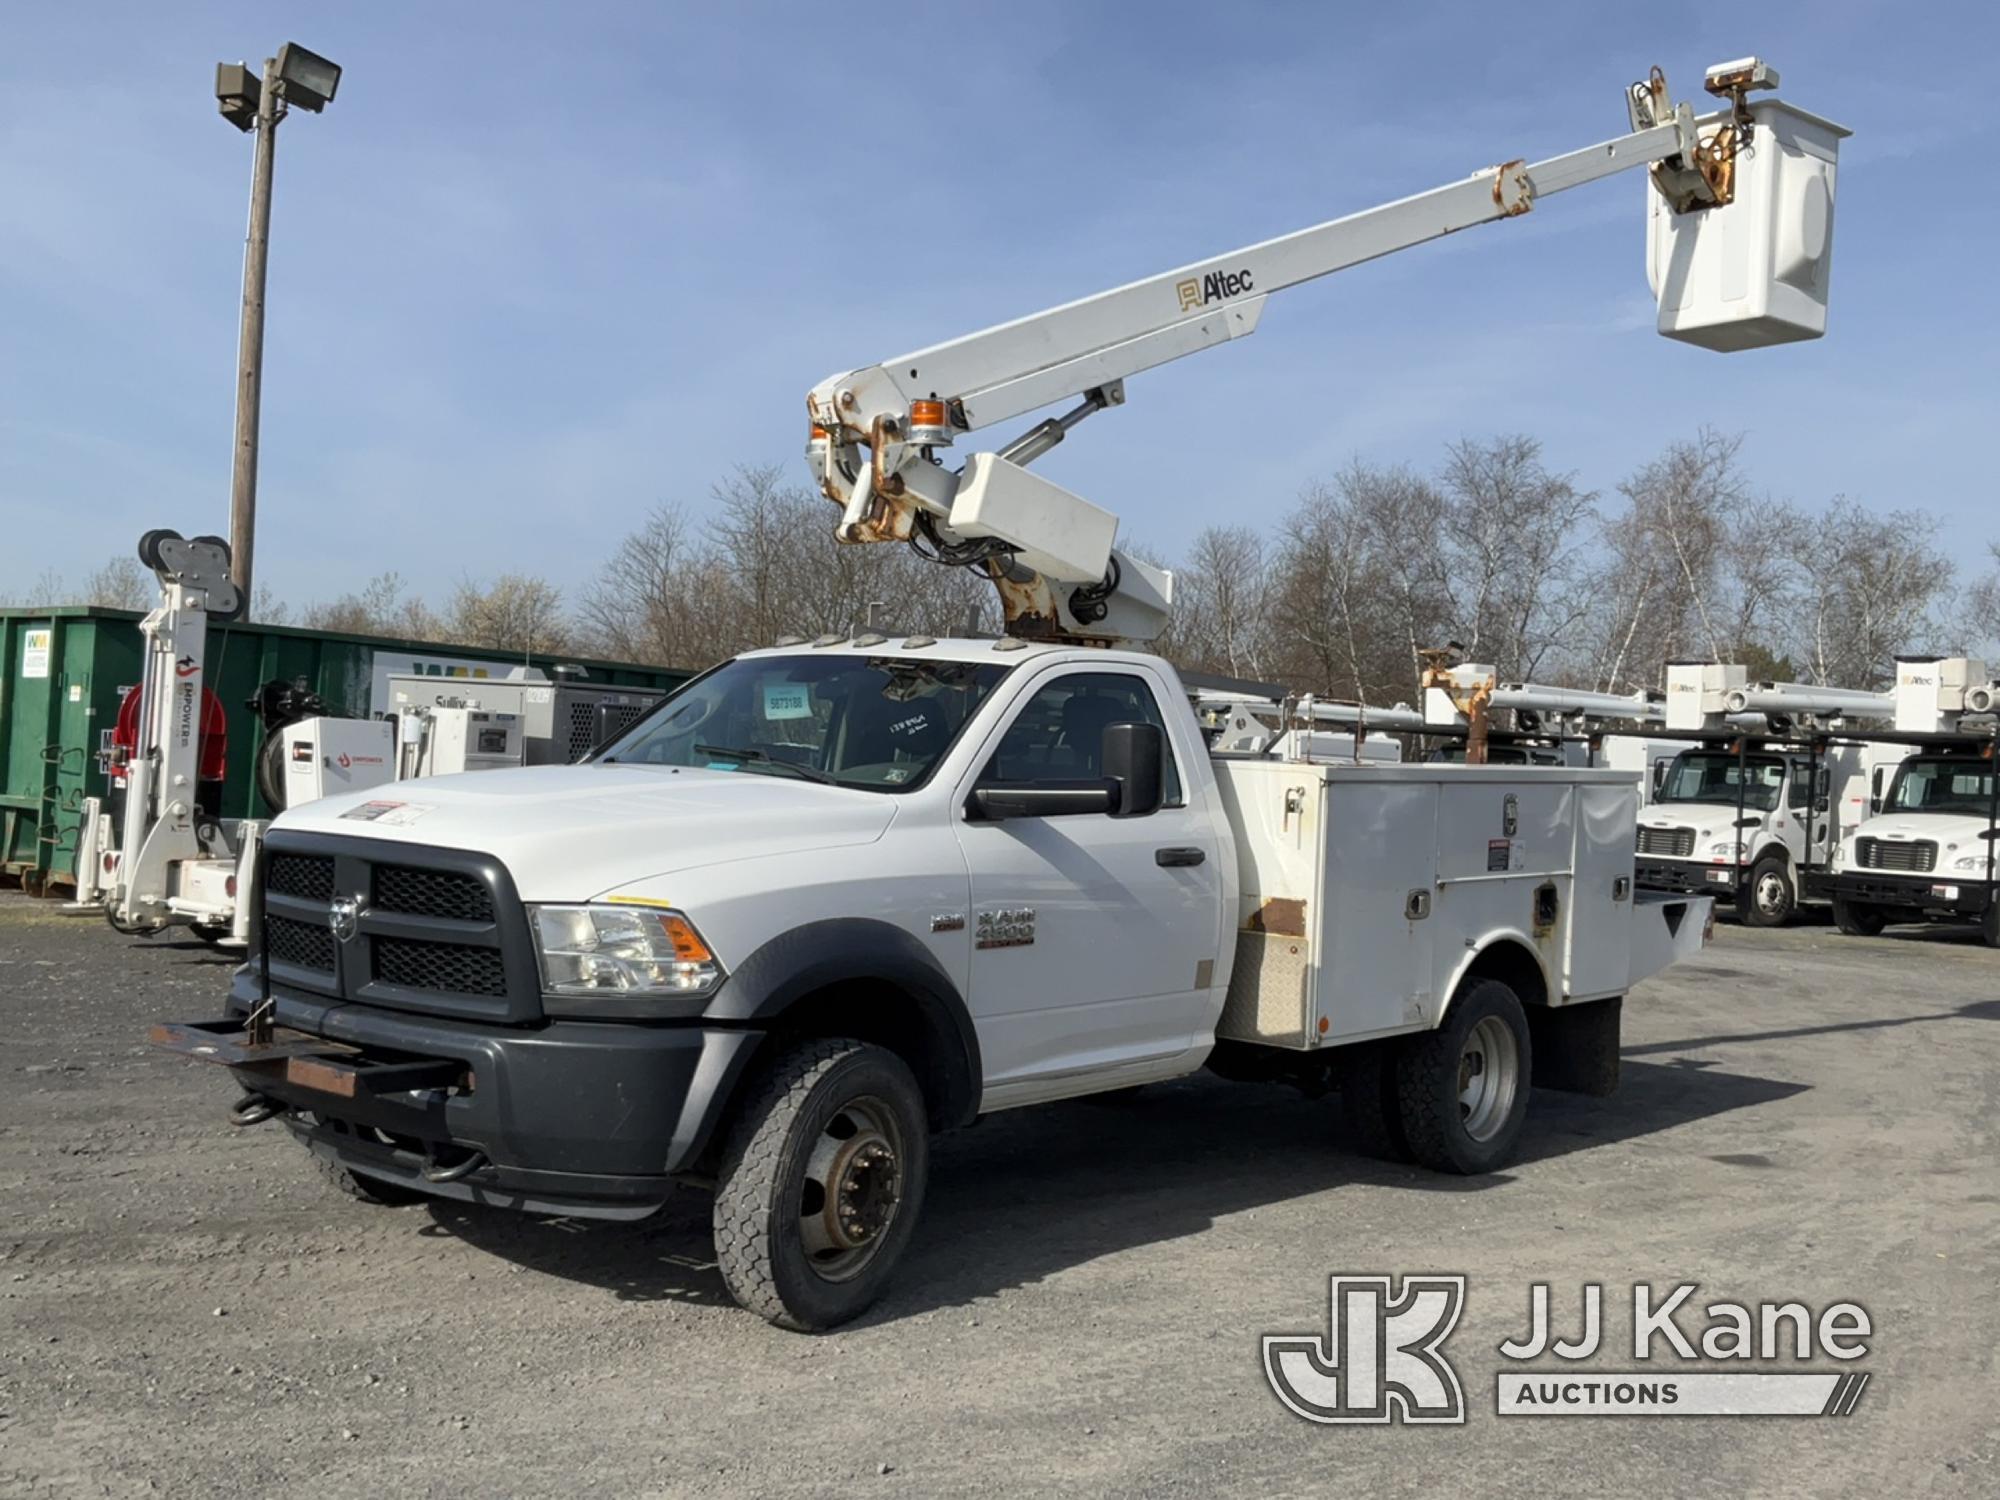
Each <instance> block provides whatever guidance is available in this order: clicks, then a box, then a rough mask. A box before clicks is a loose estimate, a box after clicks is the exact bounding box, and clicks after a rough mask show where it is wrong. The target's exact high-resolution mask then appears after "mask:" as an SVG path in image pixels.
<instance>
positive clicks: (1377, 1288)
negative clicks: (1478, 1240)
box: [1264, 1276, 1465, 1423]
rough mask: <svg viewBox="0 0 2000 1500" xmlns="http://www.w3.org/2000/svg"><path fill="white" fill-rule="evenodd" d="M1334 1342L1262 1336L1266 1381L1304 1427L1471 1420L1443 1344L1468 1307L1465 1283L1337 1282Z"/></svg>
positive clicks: (1439, 1279)
mask: <svg viewBox="0 0 2000 1500" xmlns="http://www.w3.org/2000/svg"><path fill="white" fill-rule="evenodd" d="M1329 1285H1330V1288H1331V1292H1332V1298H1331V1301H1332V1311H1331V1314H1330V1316H1329V1321H1328V1336H1321V1335H1317V1334H1276V1333H1274V1334H1266V1335H1265V1336H1264V1378H1265V1379H1267V1380H1269V1381H1270V1382H1271V1389H1272V1390H1273V1391H1275V1392H1277V1395H1278V1399H1279V1400H1280V1401H1282V1402H1284V1403H1285V1405H1286V1406H1287V1407H1289V1408H1290V1409H1291V1410H1292V1411H1293V1412H1295V1413H1296V1414H1297V1415H1299V1416H1301V1417H1304V1418H1305V1419H1306V1420H1307V1421H1308V1422H1326V1423H1335V1422H1456V1423H1463V1422H1464V1421H1465V1392H1464V1391H1463V1390H1462V1389H1461V1388H1460V1386H1459V1383H1458V1372H1457V1371H1456V1370H1454V1369H1453V1368H1452V1367H1451V1361H1449V1360H1448V1359H1446V1358H1445V1357H1444V1355H1443V1353H1441V1352H1440V1346H1442V1345H1443V1343H1444V1341H1445V1340H1446V1339H1447V1338H1449V1337H1450V1336H1451V1331H1452V1329H1453V1328H1455V1327H1457V1326H1458V1316H1459V1313H1460V1312H1462V1311H1463V1310H1464V1308H1465V1278H1464V1277H1463V1276H1405V1277H1404V1278H1403V1284H1402V1290H1401V1292H1400V1293H1399V1294H1398V1293H1395V1289H1394V1287H1393V1285H1392V1283H1391V1279H1390V1278H1389V1277H1387V1276H1335V1277H1332V1278H1330V1282H1329Z"/></svg>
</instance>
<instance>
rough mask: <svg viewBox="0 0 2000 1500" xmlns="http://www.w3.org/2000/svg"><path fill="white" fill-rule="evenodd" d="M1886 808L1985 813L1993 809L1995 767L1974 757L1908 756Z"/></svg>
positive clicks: (1892, 787)
mask: <svg viewBox="0 0 2000 1500" xmlns="http://www.w3.org/2000/svg"><path fill="white" fill-rule="evenodd" d="M1883 810H1884V811H1886V812H1904V813H1972V814H1974V815H1976V816H1978V817H1982V818H1983V817H1986V816H1987V815H1988V814H1989V813H1991V812H1992V811H1993V767H1992V765H1991V764H1990V763H1989V762H1985V761H1974V760H1944V759H1935V760H1923V759H1917V760H1906V761H1904V762H1903V764H1902V766H1901V767H1900V768H1899V769H1898V770H1897V772H1896V780H1895V781H1894V783H1892V784H1891V786H1890V787H1889V800H1888V802H1887V803H1886V804H1885V805H1884V809H1883Z"/></svg>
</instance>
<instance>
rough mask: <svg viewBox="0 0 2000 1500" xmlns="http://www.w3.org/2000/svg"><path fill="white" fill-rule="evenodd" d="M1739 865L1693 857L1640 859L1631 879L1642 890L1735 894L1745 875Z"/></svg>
mask: <svg viewBox="0 0 2000 1500" xmlns="http://www.w3.org/2000/svg"><path fill="white" fill-rule="evenodd" d="M1742 874H1743V871H1742V867H1741V866H1739V865H1705V864H1698V863H1697V862H1695V861H1694V860H1691V859H1640V860H1634V861H1633V863H1632V880H1633V883H1634V884H1635V885H1637V886H1638V887H1639V889H1640V890H1642V891H1677V892H1679V893H1680V894H1682V895H1684V896H1733V895H1735V894H1736V887H1737V883H1738V882H1739V881H1740V880H1741V879H1742Z"/></svg>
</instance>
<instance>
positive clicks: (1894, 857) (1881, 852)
mask: <svg viewBox="0 0 2000 1500" xmlns="http://www.w3.org/2000/svg"><path fill="white" fill-rule="evenodd" d="M1854 858H1855V860H1856V861H1857V862H1858V863H1859V864H1860V865H1861V866H1862V868H1863V869H1868V870H1908V871H1910V872H1911V873H1913V874H1922V873H1923V872H1925V871H1928V870H1935V869H1936V868H1937V845H1936V844H1934V843H1932V842H1931V841H1930V840H1929V839H1915V840H1912V841H1910V842H1907V843H1906V842H1904V841H1902V840H1900V839H1856V840H1855V841H1854Z"/></svg>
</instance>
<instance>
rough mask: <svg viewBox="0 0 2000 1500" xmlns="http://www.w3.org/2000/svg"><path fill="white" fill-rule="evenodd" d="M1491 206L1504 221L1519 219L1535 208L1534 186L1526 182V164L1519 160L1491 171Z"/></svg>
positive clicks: (1506, 163)
mask: <svg viewBox="0 0 2000 1500" xmlns="http://www.w3.org/2000/svg"><path fill="white" fill-rule="evenodd" d="M1493 206H1494V207H1495V208H1497V209H1499V210H1500V216H1501V217H1502V218H1506V219H1515V218H1519V217H1520V216H1521V215H1522V214H1524V213H1526V212H1527V211H1528V210H1529V209H1531V208H1533V207H1534V206H1535V185H1534V184H1533V183H1532V182H1530V181H1529V180H1528V164H1527V163H1526V162H1525V161H1523V160H1521V158H1519V157H1516V158H1514V160H1512V161H1503V162H1502V163H1500V165H1499V166H1497V167H1495V168H1494V169H1493Z"/></svg>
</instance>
